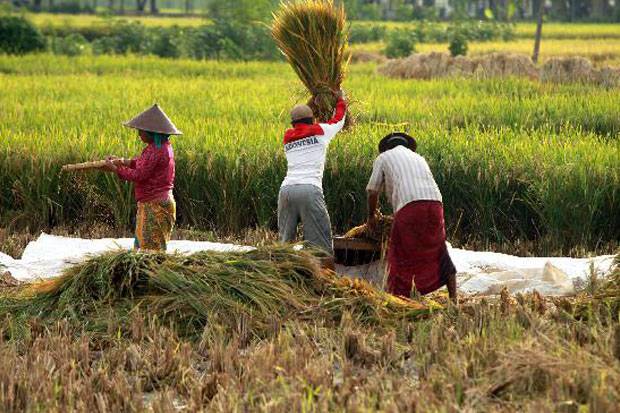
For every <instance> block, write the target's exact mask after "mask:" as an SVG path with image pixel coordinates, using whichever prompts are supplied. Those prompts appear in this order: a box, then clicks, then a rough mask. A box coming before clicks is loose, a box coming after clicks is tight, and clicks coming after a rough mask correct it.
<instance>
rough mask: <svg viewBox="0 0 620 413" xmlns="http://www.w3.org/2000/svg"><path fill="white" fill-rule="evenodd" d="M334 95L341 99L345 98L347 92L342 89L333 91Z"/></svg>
mask: <svg viewBox="0 0 620 413" xmlns="http://www.w3.org/2000/svg"><path fill="white" fill-rule="evenodd" d="M334 95H335V96H336V97H337V98H338V99H342V100H346V99H347V94H346V93H345V91H344V90H343V89H340V90H337V91H334Z"/></svg>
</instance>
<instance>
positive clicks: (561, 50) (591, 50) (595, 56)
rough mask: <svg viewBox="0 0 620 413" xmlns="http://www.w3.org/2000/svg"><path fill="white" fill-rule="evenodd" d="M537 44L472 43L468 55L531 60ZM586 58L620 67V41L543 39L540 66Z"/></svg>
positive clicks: (376, 45)
mask: <svg viewBox="0 0 620 413" xmlns="http://www.w3.org/2000/svg"><path fill="white" fill-rule="evenodd" d="M384 48H385V45H384V44H383V43H382V42H372V43H364V44H355V45H353V46H352V47H351V49H352V50H353V51H356V52H373V53H382V51H383V49H384ZM533 50H534V41H533V40H531V39H517V40H513V41H507V42H504V41H493V42H470V43H469V44H468V53H467V54H468V55H470V56H472V55H474V56H475V55H481V54H487V53H493V52H510V53H522V54H525V55H526V56H531V55H532V51H533ZM416 52H419V53H429V52H443V53H449V51H448V43H419V44H417V45H416ZM562 56H582V57H585V58H587V59H589V60H591V61H592V63H593V64H594V65H595V66H599V67H600V66H612V67H618V66H620V38H606V39H592V40H588V39H546V38H545V39H543V41H542V43H541V48H540V57H539V59H540V60H539V61H540V63H544V62H545V61H546V60H547V59H550V58H552V57H562Z"/></svg>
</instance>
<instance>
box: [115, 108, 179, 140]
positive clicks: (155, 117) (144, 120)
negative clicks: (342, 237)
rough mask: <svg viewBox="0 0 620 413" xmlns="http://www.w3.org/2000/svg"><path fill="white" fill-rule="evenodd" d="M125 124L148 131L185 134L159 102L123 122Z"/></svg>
mask: <svg viewBox="0 0 620 413" xmlns="http://www.w3.org/2000/svg"><path fill="white" fill-rule="evenodd" d="M123 125H125V126H127V127H130V128H134V129H140V130H144V131H147V132H156V133H162V134H166V135H183V132H181V131H180V130H178V129H177V127H176V126H174V123H172V121H171V120H170V118H168V116H167V115H166V114H165V113H164V111H163V110H161V108H160V107H159V106H158V105H157V104H154V105H153V106H151V107H150V108H148V109H147V110H145V111H144V112H142V113H141V114H139V115H138V116H136V117H135V118H133V119H132V120H130V121H127V122H125V123H123Z"/></svg>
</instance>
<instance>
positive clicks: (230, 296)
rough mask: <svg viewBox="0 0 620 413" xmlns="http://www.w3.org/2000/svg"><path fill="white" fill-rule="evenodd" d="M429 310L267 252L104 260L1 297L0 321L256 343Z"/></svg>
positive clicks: (301, 259) (305, 255)
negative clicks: (306, 326)
mask: <svg viewBox="0 0 620 413" xmlns="http://www.w3.org/2000/svg"><path fill="white" fill-rule="evenodd" d="M433 306H435V304H434V303H432V302H430V301H429V302H428V305H427V304H422V303H420V302H416V301H410V300H401V299H396V298H394V297H391V296H389V295H388V294H386V293H383V292H380V291H377V290H375V289H374V288H372V287H370V286H369V285H368V284H366V283H365V282H361V281H357V280H356V281H353V280H349V279H346V278H339V277H338V276H336V275H335V274H334V273H332V272H323V271H321V270H320V268H319V267H318V260H317V258H316V255H315V254H314V253H310V252H307V251H294V250H292V249H291V248H283V247H278V246H275V247H268V248H261V249H257V250H254V251H251V252H246V253H214V252H201V253H196V254H193V255H190V256H181V255H169V254H143V253H135V252H115V253H109V254H104V255H101V256H98V257H94V258H92V259H90V260H89V261H87V262H85V263H83V264H80V265H77V266H75V267H72V268H70V269H68V270H67V271H66V272H65V273H64V274H63V275H62V276H60V277H58V278H55V279H51V280H47V281H42V282H39V283H35V284H31V285H27V286H24V287H22V288H21V289H20V290H19V291H18V292H15V293H12V294H9V295H7V294H5V295H4V296H2V295H0V319H2V318H3V317H6V316H11V317H18V318H21V319H23V318H25V319H28V318H29V317H40V316H44V320H48V321H50V322H54V320H58V319H62V318H67V319H69V320H70V321H74V322H75V325H77V326H79V328H81V329H82V328H83V329H84V330H87V331H92V332H102V333H105V331H106V328H107V327H106V325H107V324H106V323H108V324H109V320H110V319H116V320H118V321H119V323H120V324H121V325H123V320H125V321H126V320H127V318H128V316H129V315H130V314H131V313H133V312H136V311H138V310H139V311H138V312H139V313H141V314H148V315H149V316H156V317H158V318H159V319H161V320H169V321H170V322H172V323H173V324H174V325H176V326H177V328H178V329H179V332H180V333H181V334H183V335H186V336H197V335H200V334H201V333H202V331H203V330H204V328H205V326H207V325H219V326H224V327H227V328H228V329H230V330H233V329H235V328H237V327H238V325H239V323H240V322H242V321H243V323H244V324H245V325H247V327H248V331H251V332H252V334H253V335H255V336H259V337H260V336H263V335H264V334H266V333H267V332H269V331H271V330H272V329H273V325H274V323H275V324H278V323H282V322H283V321H285V320H287V319H291V318H294V319H300V320H307V321H310V320H320V319H323V320H324V321H325V322H328V323H330V322H335V323H337V322H339V320H340V319H341V317H342V315H343V314H345V313H350V314H352V315H353V317H355V318H356V319H357V320H358V322H359V323H361V324H373V325H377V324H381V325H388V326H389V325H395V323H399V322H400V321H403V320H410V321H412V320H416V319H418V318H420V317H424V316H426V315H428V314H429V313H430V312H431V311H432V307H433ZM125 324H128V323H125Z"/></svg>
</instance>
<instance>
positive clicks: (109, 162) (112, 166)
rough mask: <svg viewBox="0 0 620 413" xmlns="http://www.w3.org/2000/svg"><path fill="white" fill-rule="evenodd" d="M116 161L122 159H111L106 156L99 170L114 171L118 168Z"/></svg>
mask: <svg viewBox="0 0 620 413" xmlns="http://www.w3.org/2000/svg"><path fill="white" fill-rule="evenodd" d="M118 161H120V162H122V161H123V160H122V159H111V158H110V157H108V158H106V161H105V165H104V166H102V167H101V170H102V171H105V172H116V171H117V170H118V166H117V163H118Z"/></svg>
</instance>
